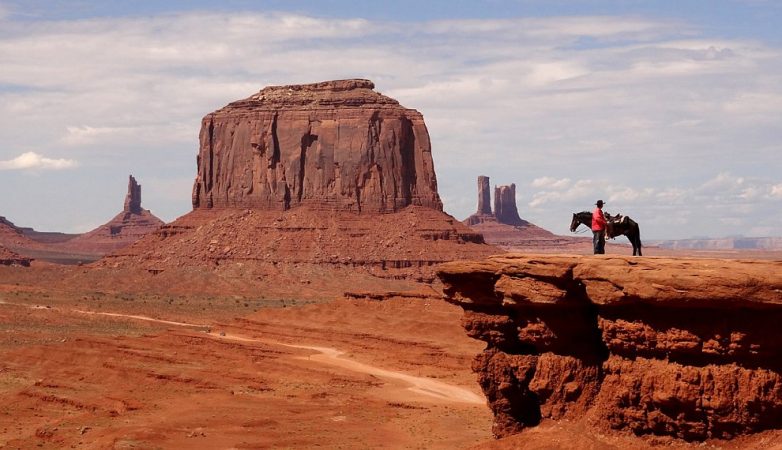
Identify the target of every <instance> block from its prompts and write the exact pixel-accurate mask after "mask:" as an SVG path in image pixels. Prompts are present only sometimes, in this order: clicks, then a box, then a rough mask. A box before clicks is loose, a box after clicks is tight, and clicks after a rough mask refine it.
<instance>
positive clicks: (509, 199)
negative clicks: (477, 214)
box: [494, 184, 529, 226]
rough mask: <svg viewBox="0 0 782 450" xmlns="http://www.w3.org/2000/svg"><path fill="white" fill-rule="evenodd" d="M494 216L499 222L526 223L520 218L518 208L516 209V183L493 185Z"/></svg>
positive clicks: (521, 224) (510, 223) (522, 224)
mask: <svg viewBox="0 0 782 450" xmlns="http://www.w3.org/2000/svg"><path fill="white" fill-rule="evenodd" d="M494 216H495V217H497V221H498V222H499V223H504V224H507V225H514V226H524V225H526V224H528V223H529V222H527V221H526V220H521V217H519V210H518V209H516V185H515V184H511V185H510V186H495V187H494Z"/></svg>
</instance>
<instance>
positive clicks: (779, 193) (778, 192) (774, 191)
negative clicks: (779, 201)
mask: <svg viewBox="0 0 782 450" xmlns="http://www.w3.org/2000/svg"><path fill="white" fill-rule="evenodd" d="M770 195H771V197H772V198H782V183H779V184H775V185H774V186H771V194H770Z"/></svg>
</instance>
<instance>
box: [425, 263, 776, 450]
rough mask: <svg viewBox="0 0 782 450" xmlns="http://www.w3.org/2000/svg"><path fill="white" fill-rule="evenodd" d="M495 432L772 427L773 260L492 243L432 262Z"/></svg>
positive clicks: (690, 433)
mask: <svg viewBox="0 0 782 450" xmlns="http://www.w3.org/2000/svg"><path fill="white" fill-rule="evenodd" d="M438 276H439V278H440V279H441V280H442V282H443V284H444V293H445V295H446V300H447V301H449V302H451V303H453V304H456V305H459V306H461V307H462V308H463V309H464V311H465V315H464V319H463V321H462V323H463V325H464V327H465V330H466V331H467V334H468V335H469V336H471V337H473V338H475V339H480V340H482V341H484V342H486V343H487V346H486V349H485V350H484V351H483V352H482V353H481V354H480V355H478V356H477V357H476V359H475V361H474V363H473V370H475V371H476V372H477V374H478V379H479V383H480V385H481V388H482V389H483V392H484V394H485V395H486V397H487V399H488V401H489V405H490V407H491V409H492V411H493V412H494V418H495V419H494V433H495V435H497V436H507V435H510V434H513V433H516V432H519V431H521V430H522V429H524V428H526V427H532V426H535V425H537V424H538V423H540V422H541V420H543V419H554V420H558V419H570V420H578V419H580V418H583V417H589V418H591V419H592V423H595V424H596V425H597V426H598V427H601V428H611V429H615V430H626V431H632V432H634V433H635V434H638V435H643V434H657V435H668V436H675V437H678V438H683V439H686V440H705V439H708V438H722V439H726V438H732V437H735V436H737V435H741V434H746V433H754V432H759V431H762V430H765V429H770V428H782V327H780V326H779V324H780V322H782V295H781V294H780V292H781V291H782V262H779V261H727V260H716V259H712V260H709V259H685V258H677V259H665V258H654V259H630V258H620V257H613V258H607V259H606V258H600V259H594V258H591V257H579V256H549V257H546V256H535V257H527V256H524V255H514V254H509V255H501V256H494V257H490V258H489V259H487V260H483V261H476V262H453V263H448V264H445V265H443V266H441V267H440V269H439V270H438Z"/></svg>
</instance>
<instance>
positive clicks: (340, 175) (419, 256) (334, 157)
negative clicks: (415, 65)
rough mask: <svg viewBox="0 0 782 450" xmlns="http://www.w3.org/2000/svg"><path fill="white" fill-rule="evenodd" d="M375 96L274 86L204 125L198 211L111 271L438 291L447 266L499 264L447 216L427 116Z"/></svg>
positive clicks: (347, 87) (365, 88)
mask: <svg viewBox="0 0 782 450" xmlns="http://www.w3.org/2000/svg"><path fill="white" fill-rule="evenodd" d="M373 89H374V84H373V83H372V82H371V81H368V80H358V79H355V80H338V81H326V82H322V83H315V84H305V85H292V86H272V87H267V88H264V89H262V90H261V91H260V92H259V93H257V94H255V95H253V96H251V97H249V98H247V99H245V100H240V101H237V102H233V103H231V104H229V105H228V106H226V107H224V108H222V109H220V110H218V111H216V112H214V113H211V114H209V115H207V116H206V117H204V119H203V121H202V128H201V134H200V149H199V153H198V159H197V162H198V168H197V170H198V174H197V176H196V179H195V183H194V186H193V209H194V210H193V211H192V212H191V213H189V214H187V215H185V216H183V217H180V218H179V219H177V220H176V221H174V222H173V223H171V224H168V225H166V226H164V227H162V228H161V229H160V230H158V231H157V232H155V233H153V234H152V235H150V236H147V237H145V238H144V239H142V240H141V241H139V242H138V243H136V244H135V245H133V246H130V247H128V248H126V249H123V250H121V251H119V252H117V253H116V254H114V255H111V256H110V257H109V258H108V259H107V260H105V262H104V263H103V264H104V265H106V266H109V267H114V266H116V267H120V266H126V267H134V268H143V269H146V270H148V271H150V273H155V274H159V273H161V272H164V271H168V270H178V269H177V268H179V267H197V266H200V267H207V268H216V267H218V266H220V267H221V268H225V267H231V268H233V269H232V270H234V269H235V270H237V271H243V272H253V271H255V270H258V271H260V272H253V273H262V274H266V273H268V272H274V271H280V270H287V269H285V268H290V267H296V268H298V269H300V268H302V267H310V268H311V269H307V270H311V271H312V272H313V273H325V272H324V269H328V270H331V269H339V270H343V269H347V270H348V271H355V270H357V269H360V270H362V271H363V272H369V273H370V274H371V275H373V276H376V277H380V278H389V279H401V280H406V281H407V280H411V279H413V280H425V281H431V280H432V279H433V278H434V267H435V266H436V265H437V264H439V263H442V262H444V261H452V260H456V259H464V258H471V257H475V256H477V255H482V256H487V255H489V254H496V253H498V252H499V251H500V250H499V249H497V248H496V247H493V246H490V245H486V244H485V242H484V240H483V237H482V236H481V235H480V234H479V233H477V232H475V231H473V230H471V229H469V228H468V227H466V226H464V225H463V224H461V223H459V222H458V221H457V220H455V219H454V218H453V217H451V216H449V215H447V214H445V213H444V212H443V211H442V202H441V200H440V196H439V195H438V193H437V182H436V177H435V172H434V165H433V162H432V154H431V149H430V143H429V134H428V132H427V129H426V125H425V124H424V120H423V117H422V116H421V114H420V113H419V112H418V111H415V110H412V109H407V108H404V107H402V106H400V105H399V103H398V102H397V101H396V100H394V99H392V98H389V97H386V96H383V95H381V94H379V93H377V92H375V91H374V90H373ZM329 273H330V272H329ZM256 276H260V277H263V276H265V275H256ZM345 287H346V290H347V288H348V286H345Z"/></svg>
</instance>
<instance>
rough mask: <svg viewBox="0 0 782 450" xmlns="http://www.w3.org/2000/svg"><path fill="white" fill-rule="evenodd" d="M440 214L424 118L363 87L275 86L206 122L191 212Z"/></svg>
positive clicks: (365, 83) (356, 83)
mask: <svg viewBox="0 0 782 450" xmlns="http://www.w3.org/2000/svg"><path fill="white" fill-rule="evenodd" d="M301 205H307V206H310V207H314V208H320V209H332V210H341V211H354V212H362V213H363V212H394V211H399V210H401V209H402V208H405V207H407V206H410V205H415V206H424V207H427V208H432V209H436V210H438V211H441V210H442V202H441V200H440V197H439V195H438V194H437V181H436V177H435V173H434V167H433V163H432V154H431V147H430V142H429V133H428V131H427V129H426V125H425V124H424V119H423V116H422V115H421V114H420V113H419V112H418V111H415V110H412V109H407V108H404V107H402V106H401V105H399V102H397V101H396V100H394V99H392V98H389V97H386V96H384V95H382V94H380V93H378V92H376V91H375V90H374V84H373V83H372V82H371V81H369V80H360V79H354V80H338V81H327V82H322V83H315V84H305V85H291V86H271V87H267V88H264V89H262V90H261V91H260V92H258V93H257V94H255V95H253V96H251V97H249V98H247V99H244V100H239V101H236V102H233V103H231V104H229V105H228V106H226V107H224V108H222V109H220V110H218V111H215V112H213V113H211V114H208V115H207V116H206V117H204V119H203V121H202V127H201V134H200V150H199V154H198V174H197V177H196V180H195V183H194V186H193V207H194V209H201V208H252V209H266V210H288V209H291V208H295V207H297V206H301Z"/></svg>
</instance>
